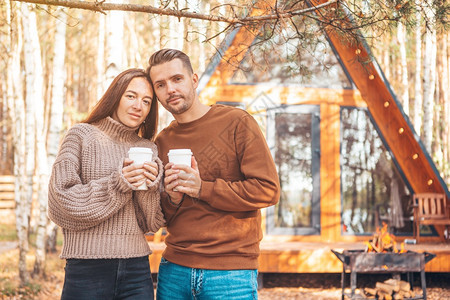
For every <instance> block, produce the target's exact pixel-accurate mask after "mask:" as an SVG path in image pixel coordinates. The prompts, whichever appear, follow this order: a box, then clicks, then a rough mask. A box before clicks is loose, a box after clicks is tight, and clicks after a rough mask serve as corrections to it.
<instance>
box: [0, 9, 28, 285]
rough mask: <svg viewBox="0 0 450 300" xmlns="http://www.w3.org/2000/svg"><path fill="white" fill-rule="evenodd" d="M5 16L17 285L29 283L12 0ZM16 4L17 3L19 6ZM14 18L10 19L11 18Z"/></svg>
mask: <svg viewBox="0 0 450 300" xmlns="http://www.w3.org/2000/svg"><path fill="white" fill-rule="evenodd" d="M6 6H7V7H6V14H7V16H6V19H7V23H8V25H9V26H8V27H9V30H7V34H8V46H9V47H8V48H9V49H8V56H7V67H6V71H7V75H6V77H7V79H6V80H7V83H6V85H7V88H6V90H7V102H8V107H9V109H8V112H9V113H10V116H9V118H10V120H11V121H12V124H13V126H12V137H13V143H14V145H15V147H14V178H15V182H14V187H15V188H14V198H15V202H16V211H15V213H16V230H17V237H18V239H19V262H18V269H19V278H20V284H21V285H25V284H26V283H28V282H29V279H30V278H29V273H28V270H27V266H26V255H27V253H28V247H29V245H28V219H27V217H26V216H27V214H29V213H30V211H29V209H28V208H27V205H26V204H27V197H26V190H25V186H26V177H25V155H26V151H25V149H26V148H25V102H24V101H25V100H24V99H23V97H22V95H23V86H22V80H23V79H22V73H21V69H20V51H21V49H22V46H23V40H22V26H21V16H20V14H19V10H18V9H17V8H16V6H15V5H12V1H6ZM19 7H20V6H19ZM12 16H15V17H14V22H13V20H12Z"/></svg>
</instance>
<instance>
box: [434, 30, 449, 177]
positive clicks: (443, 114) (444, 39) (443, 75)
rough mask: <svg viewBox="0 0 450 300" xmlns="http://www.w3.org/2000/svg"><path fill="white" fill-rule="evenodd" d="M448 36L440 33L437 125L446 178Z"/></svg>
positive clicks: (447, 168) (447, 170)
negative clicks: (438, 111) (438, 116)
mask: <svg viewBox="0 0 450 300" xmlns="http://www.w3.org/2000/svg"><path fill="white" fill-rule="evenodd" d="M448 36H449V34H448V33H446V32H442V33H440V38H439V41H440V44H441V45H440V47H438V48H439V49H441V50H440V53H439V56H438V74H440V76H439V77H438V85H437V86H438V88H439V100H438V103H439V105H440V118H439V119H438V120H439V121H440V122H441V124H440V126H436V127H438V129H439V137H440V140H439V142H440V143H439V145H438V147H439V154H440V161H438V164H439V167H438V169H439V170H441V173H442V174H444V180H446V179H447V178H445V174H449V171H450V166H449V162H450V160H449V155H448V151H449V149H448V146H449V138H450V137H449V135H450V131H449V126H450V115H449V110H448V108H449V104H448V103H449V102H450V99H449V91H448V89H449V87H450V81H449V65H448Z"/></svg>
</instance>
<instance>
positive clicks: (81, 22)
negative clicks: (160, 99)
mask: <svg viewBox="0 0 450 300" xmlns="http://www.w3.org/2000/svg"><path fill="white" fill-rule="evenodd" d="M0 3H1V4H0V34H1V35H0V47H1V49H2V50H1V52H0V57H1V60H0V78H1V81H0V153H1V156H0V175H14V177H15V188H16V190H15V201H16V230H17V236H18V239H19V249H20V251H19V253H20V255H19V265H18V267H19V275H20V279H21V282H22V283H23V284H25V283H27V282H28V281H29V278H30V272H29V271H28V270H27V267H26V264H25V261H26V255H27V253H28V252H29V236H30V233H35V234H36V252H35V253H36V254H35V263H34V269H33V271H32V273H33V275H35V276H42V275H44V270H45V254H46V251H47V250H49V249H51V248H52V247H54V243H55V242H54V241H55V236H56V231H57V228H56V226H55V225H54V224H52V223H50V222H49V220H48V218H47V214H46V211H47V182H48V177H49V173H50V170H51V165H52V163H53V161H54V159H55V156H56V154H57V150H58V146H59V143H60V140H61V137H62V136H63V134H64V132H65V131H66V130H67V129H68V128H70V127H71V126H72V125H73V124H74V123H76V122H78V121H80V120H81V119H82V118H83V117H84V116H86V113H87V112H88V111H89V109H90V108H92V106H93V105H95V103H96V101H97V100H98V99H99V98H100V96H101V95H102V94H103V93H104V91H105V90H106V87H107V86H108V84H109V82H110V81H111V80H112V78H114V76H116V75H117V74H118V73H119V72H120V71H122V70H124V69H126V68H129V67H141V68H145V67H146V65H147V61H148V58H149V56H150V55H151V53H153V52H154V51H156V50H158V49H161V48H176V49H180V50H183V51H184V52H186V53H188V54H190V55H191V59H192V63H193V67H194V70H196V72H197V73H198V74H199V75H201V74H202V73H203V72H204V71H205V69H206V66H207V64H208V62H209V61H210V60H211V58H212V57H213V55H215V54H216V53H217V51H218V49H220V44H221V42H222V41H223V40H224V38H225V36H226V35H227V33H229V32H231V31H232V30H233V29H235V28H236V27H237V26H247V27H249V28H253V29H255V28H258V29H259V28H263V30H262V32H263V34H262V35H261V38H260V40H259V43H257V44H253V45H252V46H251V47H262V48H264V49H265V51H264V52H263V53H264V55H274V53H273V52H271V47H270V45H271V43H274V39H276V40H277V43H279V42H280V40H282V41H283V42H284V43H286V44H288V43H290V42H291V41H293V40H299V39H301V40H302V41H303V43H315V42H317V40H318V36H319V35H322V34H323V30H325V29H326V28H330V27H333V28H334V29H336V30H338V31H339V32H340V34H342V36H343V37H344V38H345V39H347V41H348V42H349V43H351V42H352V41H354V40H355V39H357V38H358V37H359V35H360V34H362V35H364V37H365V38H366V40H367V42H368V44H369V46H370V47H371V49H372V52H373V56H374V59H376V60H377V61H378V63H379V64H380V66H381V68H382V70H383V72H384V73H385V76H386V78H387V79H388V81H389V83H390V84H391V86H392V87H393V90H394V91H395V93H396V95H397V97H398V100H399V101H400V103H401V104H402V106H403V109H404V111H405V113H406V114H407V115H408V116H409V118H410V121H411V123H412V124H413V125H414V127H415V130H416V132H417V133H418V135H420V138H421V140H422V142H423V144H424V145H425V147H426V148H427V150H428V152H429V153H430V155H431V156H432V159H433V160H434V162H435V163H436V166H437V169H438V171H439V172H440V174H441V176H442V178H443V179H444V181H445V182H446V183H447V185H449V184H450V165H449V161H450V144H449V139H450V99H449V88H450V82H449V72H450V63H449V58H450V49H449V42H450V32H449V30H448V29H449V22H448V21H449V20H448V18H449V15H450V4H449V3H447V2H446V1H445V0H442V1H427V0H415V1H399V0H385V1H374V0H353V1H352V0H350V1H337V0H332V1H328V2H327V1H309V2H308V1H292V0H285V1H273V0H266V1H251V0H240V1H227V0H211V1H207V0H205V1H202V0H183V1H181V0H179V1H177V0H150V1H138V0H134V1H131V0H130V1H120V0H111V1H65V0H49V1H45V0H29V1H27V0H15V1H10V0H2V1H1V2H0ZM311 3H315V4H316V5H320V8H319V9H314V7H313V9H311ZM255 7H256V8H261V9H262V13H261V15H260V16H259V17H255V16H251V15H250V14H249V13H250V12H251V11H252V10H253V11H254V9H255ZM318 14H321V15H324V16H326V18H321V19H322V21H319V18H317V15H318ZM349 17H350V18H351V19H352V22H351V23H349V22H348V18H349ZM324 20H325V21H324ZM300 24H301V25H300ZM313 24H314V25H313ZM317 26H318V27H319V28H320V29H321V30H317V28H318V27H317ZM286 27H291V28H294V30H293V32H294V33H295V34H294V35H293V36H283V34H282V33H283V32H285V31H283V29H285V28H286ZM283 59H285V60H286V61H287V62H290V63H291V64H290V65H291V66H293V67H292V70H290V72H294V73H295V72H298V73H299V74H302V75H304V76H307V74H308V66H305V65H302V64H301V61H300V60H299V59H298V57H296V56H295V53H294V54H292V53H287V54H286V57H283ZM259 61H264V60H259ZM317 61H318V62H319V63H320V57H318V58H317ZM259 67H260V68H261V69H264V68H266V67H268V66H259ZM170 120H171V117H170V115H169V114H167V113H166V112H165V111H164V110H163V109H161V110H160V128H163V127H165V126H166V125H167V124H168V122H169V121H170ZM33 185H34V186H35V187H36V188H35V190H34V191H33ZM33 193H35V195H36V199H37V202H36V205H32V198H33ZM52 245H53V246H52Z"/></svg>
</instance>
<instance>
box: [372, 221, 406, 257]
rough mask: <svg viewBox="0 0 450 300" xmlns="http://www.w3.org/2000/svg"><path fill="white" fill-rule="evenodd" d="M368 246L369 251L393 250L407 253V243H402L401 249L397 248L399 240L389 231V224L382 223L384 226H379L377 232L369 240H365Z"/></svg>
mask: <svg viewBox="0 0 450 300" xmlns="http://www.w3.org/2000/svg"><path fill="white" fill-rule="evenodd" d="M365 244H366V246H367V252H378V253H380V252H393V253H405V252H407V251H406V250H405V244H404V243H401V244H400V250H398V248H397V242H396V241H395V236H394V235H393V234H390V233H389V230H388V224H387V223H386V222H383V223H382V227H381V228H380V227H377V228H376V231H375V234H374V235H373V237H372V239H371V240H370V241H369V242H365Z"/></svg>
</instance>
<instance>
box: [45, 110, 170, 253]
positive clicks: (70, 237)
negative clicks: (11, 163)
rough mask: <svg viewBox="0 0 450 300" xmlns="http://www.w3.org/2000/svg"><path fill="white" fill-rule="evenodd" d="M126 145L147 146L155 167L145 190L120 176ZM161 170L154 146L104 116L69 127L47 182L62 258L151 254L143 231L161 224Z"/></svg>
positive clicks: (52, 217)
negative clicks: (61, 238)
mask: <svg viewBox="0 0 450 300" xmlns="http://www.w3.org/2000/svg"><path fill="white" fill-rule="evenodd" d="M130 147H150V148H152V150H153V153H154V154H153V158H154V159H155V160H156V161H157V163H158V166H159V174H158V177H157V179H156V180H155V181H154V182H153V183H152V184H151V185H150V186H149V189H148V190H147V191H136V190H133V189H134V188H133V186H132V185H130V184H129V183H128V181H126V179H125V178H124V177H123V174H122V167H123V160H124V158H126V157H127V152H128V150H129V149H130ZM162 173H163V166H162V163H161V161H160V160H159V159H158V158H157V149H156V146H155V144H154V143H153V142H151V141H149V140H147V139H143V138H141V137H139V136H138V135H137V134H136V133H135V131H134V130H132V129H130V128H128V127H126V126H124V125H122V124H121V123H119V122H117V121H115V120H113V119H112V118H110V117H108V118H106V119H103V120H101V121H99V122H98V123H96V124H92V125H91V124H86V123H81V124H77V125H75V126H74V127H72V128H71V129H70V130H69V131H68V132H67V134H66V136H65V138H64V140H63V143H62V144H61V147H60V150H59V153H58V156H57V158H56V161H55V163H54V165H53V170H52V175H51V177H50V183H49V201H48V202H49V203H48V214H49V217H50V219H51V220H52V221H53V222H55V223H56V224H57V225H59V226H60V227H61V228H62V231H63V236H64V243H63V249H62V253H61V258H86V259H88V258H96V259H97V258H130V257H139V256H146V255H149V254H150V253H151V250H150V248H149V246H148V243H147V241H146V239H145V236H144V233H146V232H155V231H157V230H158V229H159V228H160V227H161V226H163V225H164V222H165V221H164V217H163V214H162V211H161V206H160V198H159V184H160V181H161V178H162Z"/></svg>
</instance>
